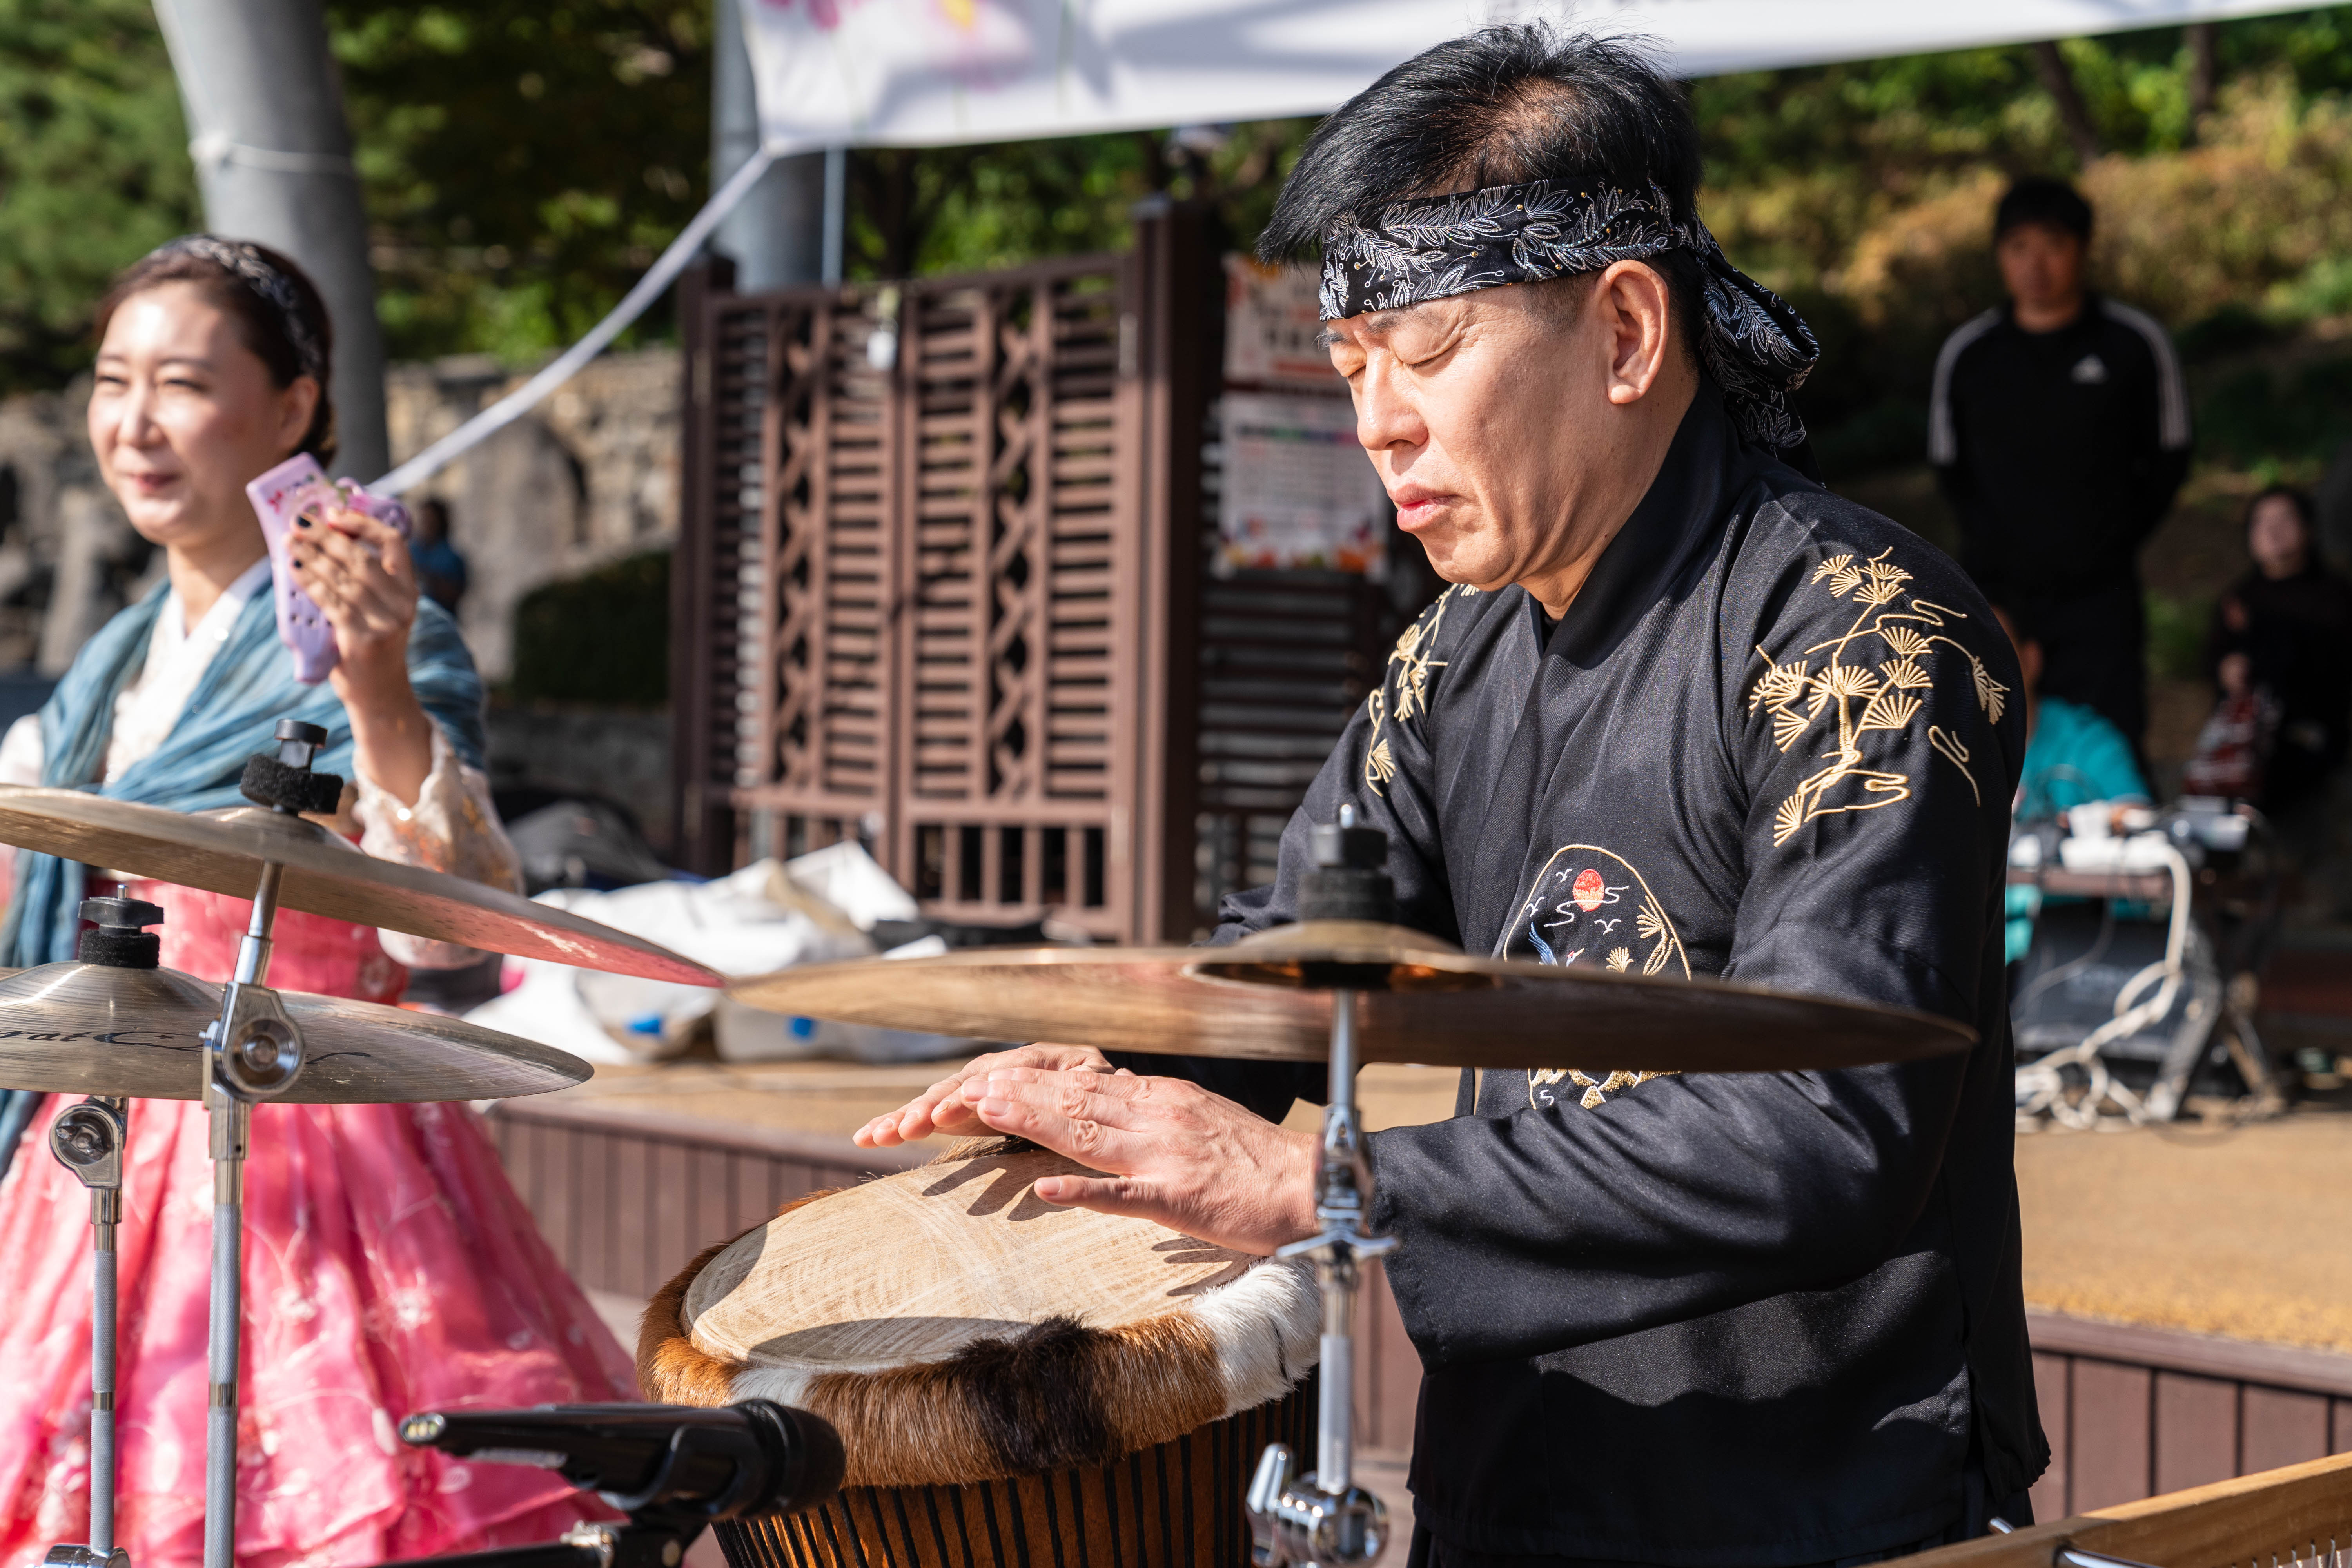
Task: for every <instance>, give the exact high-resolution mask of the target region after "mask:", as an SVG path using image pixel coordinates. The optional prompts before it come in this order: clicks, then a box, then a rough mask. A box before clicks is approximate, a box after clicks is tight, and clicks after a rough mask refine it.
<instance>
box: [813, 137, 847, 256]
mask: <svg viewBox="0 0 2352 1568" xmlns="http://www.w3.org/2000/svg"><path fill="white" fill-rule="evenodd" d="M848 238H849V149H848V148H846V147H828V148H826V149H825V150H824V272H823V275H822V276H821V277H820V279H819V281H820V282H822V283H824V286H825V287H826V288H828V289H836V288H839V287H840V286H841V253H842V248H843V247H844V246H845V244H846V243H847V242H848Z"/></svg>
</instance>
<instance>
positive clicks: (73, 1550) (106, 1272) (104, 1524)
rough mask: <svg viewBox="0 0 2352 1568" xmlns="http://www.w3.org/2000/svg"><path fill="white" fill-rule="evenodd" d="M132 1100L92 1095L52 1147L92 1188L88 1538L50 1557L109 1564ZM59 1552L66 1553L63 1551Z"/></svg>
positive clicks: (53, 1132)
mask: <svg viewBox="0 0 2352 1568" xmlns="http://www.w3.org/2000/svg"><path fill="white" fill-rule="evenodd" d="M130 1103H131V1102H130V1101H129V1100H125V1099H122V1098H121V1097H120V1096H115V1095H92V1096H90V1097H89V1099H87V1100H83V1101H81V1102H80V1103H79V1104H78V1105H73V1106H68V1108H67V1109H66V1110H62V1111H60V1112H59V1113H58V1118H57V1120H56V1121H52V1122H51V1123H50V1124H49V1152H51V1153H52V1154H54V1155H55V1156H56V1157H57V1160H58V1163H59V1164H61V1165H63V1166H65V1168H66V1169H67V1170H68V1171H71V1172H72V1173H74V1175H75V1176H76V1177H77V1178H78V1179H79V1181H80V1182H81V1184H82V1185H84V1186H86V1187H88V1188H89V1285H90V1310H89V1546H88V1548H87V1551H88V1552H89V1554H90V1555H89V1556H87V1557H84V1556H80V1555H76V1554H77V1553H79V1552H83V1551H84V1549H83V1548H79V1547H65V1546H61V1547H58V1549H57V1550H56V1551H55V1552H51V1553H50V1556H49V1559H48V1560H49V1561H50V1562H53V1563H56V1562H63V1561H67V1560H68V1559H70V1560H71V1561H72V1562H74V1563H109V1562H110V1559H111V1558H112V1556H113V1553H114V1491H115V1487H114V1479H115V1478H114V1373H115V1367H114V1359H115V1358H114V1336H115V1321H116V1318H117V1315H118V1314H117V1312H116V1310H115V1301H116V1294H115V1291H116V1268H115V1258H116V1242H115V1236H116V1228H115V1227H116V1226H118V1225H119V1224H120V1223H121V1219H122V1161H123V1154H124V1151H125V1148H126V1146H127V1145H128V1143H129V1142H130V1138H129V1132H130V1121H129V1115H130ZM59 1553H64V1554H65V1556H63V1557H60V1556H59Z"/></svg>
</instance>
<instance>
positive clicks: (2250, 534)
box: [2205, 485, 2352, 817]
mask: <svg viewBox="0 0 2352 1568" xmlns="http://www.w3.org/2000/svg"><path fill="white" fill-rule="evenodd" d="M2315 521H2316V520H2315V509H2314V507H2313V505H2312V500H2311V498H2310V497H2309V496H2308V495H2306V494H2305V493H2304V492H2303V491H2301V490H2298V489H2290V488H2289V487H2287V486H2285V485H2273V486H2272V487H2270V488H2269V489H2265V490H2263V492H2262V493H2261V494H2260V495H2257V496H2256V497H2255V498H2254V499H2253V501H2252V504H2250V505H2249V506H2248V507H2247V508H2246V553H2247V554H2248V555H2249V556H2250V557H2252V567H2251V569H2250V570H2248V571H2247V573H2246V574H2245V575H2244V576H2242V577H2241V578H2239V579H2238V580H2237V581H2236V582H2235V583H2233V584H2231V585H2230V589H2229V591H2228V592H2227V593H2225V594H2223V595H2221V600H2220V602H2219V603H2218V604H2216V605H2214V606H2213V624H2212V626H2211V628H2210V630H2209V632H2208V633H2207V635H2206V643H2205V666H2206V669H2207V672H2208V673H2209V674H2210V676H2211V677H2212V679H2213V683H2214V687H2215V690H2216V694H2217V697H2218V699H2219V703H2220V710H2227V709H2229V708H2231V705H2232V704H2235V705H2237V706H2238V707H2241V708H2244V707H2255V708H2259V709H2262V710H2265V711H2266V714H2267V717H2268V720H2269V726H2268V728H2269V733H2268V736H2267V742H2268V744H2267V753H2266V754H2265V755H2263V756H2262V757H2260V759H2259V762H2260V772H2259V782H2258V784H2257V785H2256V787H2255V788H2254V789H2252V790H2249V791H2245V792H2242V793H2246V794H2250V795H2252V796H2253V797H2254V798H2255V800H2256V802H2257V803H2258V804H2259V805H2261V806H2262V807H2263V810H2264V811H2266V812H2268V813H2269V814H2270V815H2271V816H2273V817H2278V816H2286V815H2291V814H2293V813H2294V811H2295V810H2296V809H2297V808H2298V807H2300V806H2302V805H2305V803H2307V802H2309V801H2312V800H2314V799H2315V798H2317V797H2319V796H2320V795H2322V793H2323V792H2324V790H2325V788H2326V783H2327V779H2328V776H2329V775H2330V774H2331V773H2334V772H2335V771H2336V769H2337V768H2338V767H2340V766H2342V765H2343V762H2344V757H2345V752H2346V750H2347V740H2352V583H2347V582H2346V581H2345V579H2344V578H2343V577H2341V576H2339V575H2338V574H2336V573H2334V572H2331V571H2329V570H2328V569H2327V567H2326V565H2325V564H2324V563H2322V562H2321V560H2320V558H2319V552H2318V550H2317V549H2316V548H2315V541H2316V537H2317V530H2316V527H2315ZM2217 711H2219V710H2217ZM2216 793H2241V792H2235V791H2223V792H2216Z"/></svg>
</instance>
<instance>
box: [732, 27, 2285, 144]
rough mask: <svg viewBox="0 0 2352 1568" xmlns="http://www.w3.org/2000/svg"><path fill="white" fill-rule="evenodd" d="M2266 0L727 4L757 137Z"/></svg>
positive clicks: (1200, 113) (1735, 57) (953, 127)
mask: <svg viewBox="0 0 2352 1568" xmlns="http://www.w3.org/2000/svg"><path fill="white" fill-rule="evenodd" d="M2307 8H2308V6H2307V5H2282V4H2279V3H2278V0H1554V3H1552V4H1539V3H1537V4H1530V3H1523V0H1520V3H1515V0H745V4H744V5H743V16H744V21H745V26H746V27H747V28H748V31H749V40H750V44H751V61H752V67H753V69H754V70H755V71H756V72H757V74H758V78H759V89H760V119H761V130H762V132H763V133H764V137H765V140H766V142H767V143H768V145H769V146H770V148H772V150H773V151H775V152H778V153H794V152H800V151H803V150H805V149H808V148H812V147H831V146H892V147H905V146H926V145H938V144H943V143H950V142H1008V141H1013V140H1017V139H1020V138H1024V137H1034V136H1068V135H1074V134H1076V133H1078V132H1089V131H1111V130H1120V129H1130V128H1134V127H1138V126H1157V125H1195V124H1204V123H1214V122H1218V121H1235V120H1267V119H1273V118H1276V117H1278V116H1283V115H1293V114H1317V113H1321V112H1323V111H1324V110H1329V109H1332V108H1335V107H1337V106H1338V105H1339V104H1340V103H1342V102H1345V101H1346V100H1348V99H1349V98H1350V97H1352V96H1354V95H1355V94H1356V93H1358V92H1360V91H1361V90H1362V89H1364V88H1366V87H1368V86H1370V84H1371V83H1372V81H1373V80H1375V79H1377V78H1378V77H1379V76H1380V75H1381V72H1383V71H1385V70H1387V69H1388V68H1390V67H1391V66H1394V65H1396V64H1398V63H1399V62H1401V61H1402V60H1405V59H1407V58H1411V57H1412V56H1413V55H1416V54H1418V53H1420V52H1421V51H1422V50H1423V49H1425V48H1428V47H1430V46H1431V45H1433V44H1438V43H1442V42H1444V40H1445V39H1447V38H1450V37H1457V36H1458V35H1460V34H1462V33H1465V32H1467V31H1469V30H1470V29H1472V28H1474V27H1476V26H1480V25H1481V24H1483V23H1486V22H1490V21H1496V20H1504V19H1513V18H1534V17H1541V18H1546V19H1549V20H1553V21H1558V22H1562V23H1566V24H1569V25H1570V26H1580V27H1586V28H1590V29H1591V30H1593V31H1596V32H1601V33H1610V34H1620V35H1629V36H1632V37H1639V38H1642V39H1643V40H1646V41H1648V42H1649V43H1651V44H1652V45H1654V47H1655V51H1656V54H1657V56H1658V58H1659V59H1660V60H1661V61H1662V62H1663V63H1664V64H1665V65H1666V66H1667V67H1668V68H1670V69H1672V70H1673V71H1674V72H1675V74H1676V75H1677V76H1683V77H1702V76H1717V75H1720V74H1722V73H1724V72H1727V71H1738V70H1761V69H1770V68H1779V67H1783V66H1797V65H1818V64H1823V63H1826V62H1829V61H1832V60H1851V59H1874V58H1882V57H1885V56H1890V55H1913V54H1932V53H1936V52H1938V51H1941V50H1946V49H1958V48H1969V47H1979V46H1983V45H1990V44H2012V43H2020V42H2024V41H2028V40H2034V39H2042V38H2063V37H2077V36H2080V35H2085V34H2095V33H2115V32H2124V31H2128V30H2131V29H2134V28H2139V27H2158V26H2178V25H2179V24H2181V23H2184V22H2196V21H2209V20H2212V19H2215V18H2219V17H2224V16H2252V15H2255V14H2258V13H2262V12H2273V11H2291V10H2300V9H2307Z"/></svg>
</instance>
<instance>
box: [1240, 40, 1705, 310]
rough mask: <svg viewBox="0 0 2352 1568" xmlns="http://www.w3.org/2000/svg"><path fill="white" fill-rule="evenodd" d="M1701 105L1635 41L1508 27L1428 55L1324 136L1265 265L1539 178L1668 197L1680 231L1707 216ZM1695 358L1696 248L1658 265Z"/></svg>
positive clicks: (1284, 212) (1286, 192) (1286, 190)
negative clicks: (1357, 219)
mask: <svg viewBox="0 0 2352 1568" xmlns="http://www.w3.org/2000/svg"><path fill="white" fill-rule="evenodd" d="M1702 166H1703V165H1702V163H1701V159H1700V156H1699V145H1698V128H1697V126H1696V124H1695V123H1694V122H1693V121H1692V119H1691V109H1690V100H1689V99H1688V98H1687V97H1685V94H1684V92H1683V89H1681V87H1680V86H1678V85H1677V84H1675V82H1673V81H1671V80H1669V79H1667V78H1665V77H1664V76H1663V75H1661V74H1660V73H1659V71H1658V69H1657V68H1656V67H1655V66H1654V65H1653V64H1652V63H1651V62H1650V60H1649V58H1647V57H1646V56H1645V55H1643V53H1642V52H1641V51H1640V50H1639V49H1638V48H1636V47H1633V45H1631V44H1628V43H1626V42H1624V41H1623V40H1622V39H1613V38H1600V37H1592V36H1591V35H1590V34H1585V33H1567V32H1560V31H1558V30H1556V29H1554V28H1552V27H1550V26H1546V25H1545V24H1543V23H1540V22H1513V23H1500V24H1497V25H1496V26H1488V27H1482V28H1480V29H1479V30H1478V31H1476V32H1475V33H1471V34H1468V35H1467V36H1465V37H1459V38H1454V39H1452V40H1450V41H1448V42H1446V43H1443V44H1440V45H1438V46H1437V47H1434V48H1432V49H1425V50H1423V52H1422V53H1420V54H1418V55H1415V56H1414V57H1413V58H1411V59H1409V60H1407V61H1405V62H1404V63H1403V64H1402V65H1401V66H1398V67H1397V68H1394V69H1393V70H1391V71H1390V72H1389V73H1388V74H1387V75H1386V76H1384V77H1382V78H1381V79H1380V80H1378V81H1376V82H1374V83H1373V84H1372V85H1371V86H1370V87H1368V88H1366V89H1364V90H1363V91H1361V92H1360V93H1358V94H1357V95H1356V96H1355V97H1353V98H1351V99H1349V100H1348V101H1347V102H1346V103H1344V104H1342V105H1341V106H1340V107H1339V109H1338V110H1336V111H1334V112H1333V113H1332V114H1331V115H1330V116H1329V117H1328V118H1327V119H1326V120H1325V121H1323V123H1322V124H1320V125H1318V126H1317V127H1316V128H1315V132H1314V134H1313V135H1311V136H1309V137H1308V138H1307V146H1306V148H1305V150H1304V151H1302V152H1301V153H1299V155H1298V163H1297V167H1296V168H1294V169H1292V170H1291V172H1290V178H1289V179H1287V180H1286V181H1284V182H1283V186H1282V194H1281V195H1280V196H1278V197H1277V198H1276V201H1275V205H1274V216H1273V217H1272V218H1270V219H1269V220H1268V221H1267V223H1266V226H1265V231H1264V233H1263V234H1261V235H1260V237H1259V238H1258V247H1257V249H1258V255H1259V257H1260V258H1262V259H1264V260H1266V261H1269V262H1275V261H1294V260H1303V259H1305V258H1307V257H1308V256H1309V255H1310V254H1311V253H1313V252H1314V250H1315V249H1316V248H1317V247H1318V245H1319V244H1320V243H1321V240H1322V237H1323V231H1324V229H1325V227H1326V226H1328V225H1329V224H1330V222H1331V221H1332V219H1334V218H1336V217H1338V216H1340V215H1341V214H1343V213H1353V214H1357V215H1360V216H1366V217H1369V216H1370V214H1371V213H1372V212H1373V211H1375V210H1376V209H1378V208H1379V207H1380V206H1381V205H1383V204H1385V203H1388V202H1392V201H1397V200H1401V199H1402V198H1405V197H1409V196H1428V195H1445V194H1447V193H1449V192H1453V191H1469V190H1483V189H1485V188H1486V187H1487V186H1490V185H1517V184H1526V183H1528V182H1529V181H1532V180H1558V181H1563V182H1566V181H1574V180H1578V179H1584V180H1596V181H1601V182H1603V183H1606V184H1612V185H1617V186H1620V187H1622V188H1623V189H1626V190H1630V191H1647V190H1648V189H1649V188H1650V187H1652V186H1656V187H1657V188H1658V189H1659V190H1660V191H1662V192H1663V193H1664V195H1665V198H1666V202H1667V205H1668V207H1669V209H1670V211H1671V213H1672V216H1673V217H1674V220H1675V222H1677V223H1687V222H1689V221H1691V220H1692V219H1694V218H1695V217H1696V216H1697V205H1698V184H1699V176H1700V173H1701V169H1702ZM1649 265H1651V266H1652V267H1654V268H1657V269H1658V271H1659V272H1660V273H1661V274H1663V275H1664V278H1665V279H1666V288H1667V291H1668V294H1669V296H1670V297H1671V298H1672V299H1673V300H1674V302H1675V316H1676V325H1677V326H1679V327H1681V328H1682V329H1683V334H1682V335H1683V337H1684V339H1685V343H1686V345H1687V346H1688V347H1689V348H1690V349H1691V350H1692V352H1694V353H1696V349H1697V345H1698V342H1699V333H1700V330H1701V325H1702V317H1701V309H1702V307H1701V305H1700V300H1701V299H1702V298H1703V296H1704V289H1705V282H1704V274H1703V273H1702V271H1701V268H1700V267H1699V263H1698V258H1696V257H1695V256H1693V255H1691V254H1690V253H1689V252H1688V251H1686V250H1680V249H1676V250H1669V251H1665V252H1664V253H1662V254H1660V255H1657V256H1654V257H1652V258H1649Z"/></svg>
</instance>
